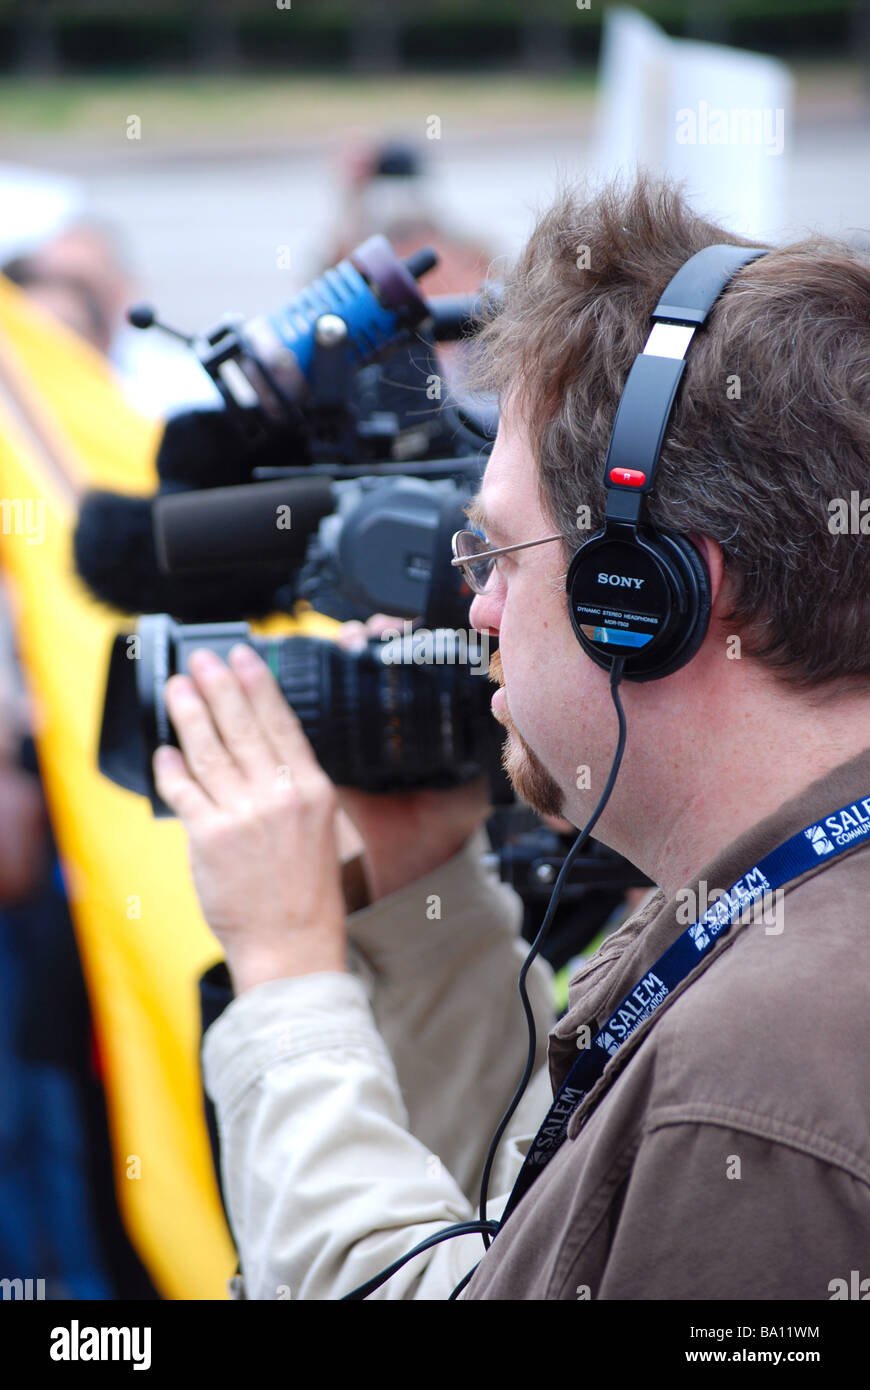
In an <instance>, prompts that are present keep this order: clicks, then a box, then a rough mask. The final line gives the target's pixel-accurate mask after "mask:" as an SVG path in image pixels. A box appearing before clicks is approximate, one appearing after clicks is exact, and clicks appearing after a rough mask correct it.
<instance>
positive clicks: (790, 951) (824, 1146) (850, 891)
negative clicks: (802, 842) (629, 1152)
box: [656, 850, 870, 1164]
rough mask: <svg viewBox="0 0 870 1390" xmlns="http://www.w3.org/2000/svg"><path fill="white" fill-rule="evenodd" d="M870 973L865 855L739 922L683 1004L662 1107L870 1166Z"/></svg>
mask: <svg viewBox="0 0 870 1390" xmlns="http://www.w3.org/2000/svg"><path fill="white" fill-rule="evenodd" d="M859 861H860V862H859ZM868 979H870V852H868V850H864V851H862V852H861V853H860V854H858V853H856V854H855V855H851V856H849V857H848V858H847V859H845V860H843V861H840V862H839V863H837V864H831V866H830V868H829V869H828V870H827V871H826V872H824V873H818V874H814V875H813V876H811V877H809V878H807V879H805V880H804V881H802V882H800V883H798V884H797V885H796V886H795V887H794V888H793V890H791V891H789V892H787V893H785V894H784V895H783V897H782V899H781V901H780V903H779V907H778V908H777V907H776V906H775V904H774V905H772V906H771V911H770V912H769V914H768V916H767V918H765V916H764V915H763V914H761V915H760V916H759V919H758V920H757V921H754V922H751V923H749V924H748V925H745V926H742V927H740V929H739V930H737V931H736V932H735V936H734V939H733V941H732V942H731V943H730V944H729V945H728V946H726V947H725V948H724V949H723V950H722V952H721V953H720V954H719V955H718V956H716V957H714V958H713V959H712V960H711V961H710V963H709V965H708V967H707V969H706V970H705V971H704V972H703V973H702V974H701V975H700V976H698V978H697V979H696V980H695V981H694V982H693V983H692V984H691V985H689V986H688V988H687V989H686V990H685V991H684V992H683V994H682V995H681V996H680V997H679V998H677V999H676V1000H674V1002H673V1004H672V1005H671V1007H670V1008H669V1009H668V1010H667V1011H666V1012H665V1013H664V1014H663V1016H662V1018H661V1020H660V1024H661V1032H660V1035H659V1038H658V1039H657V1046H656V1051H657V1052H658V1053H659V1054H660V1055H661V1056H662V1057H664V1058H666V1064H665V1065H663V1066H662V1067H661V1068H659V1069H657V1074H658V1077H659V1084H657V1086H656V1101H657V1105H656V1108H657V1109H661V1108H664V1109H665V1110H668V1111H670V1112H671V1113H673V1114H674V1116H679V1115H682V1116H683V1117H684V1118H689V1117H690V1116H694V1117H695V1118H697V1119H698V1120H703V1119H704V1118H706V1119H708V1120H709V1121H710V1122H712V1123H720V1124H730V1125H733V1126H734V1127H735V1128H746V1129H750V1130H753V1131H754V1132H757V1133H759V1134H764V1135H765V1136H766V1137H768V1138H780V1139H782V1140H783V1141H784V1142H789V1143H794V1144H796V1145H797V1146H798V1147H806V1144H807V1143H809V1144H810V1146H811V1148H812V1151H813V1152H815V1153H817V1155H819V1156H821V1155H822V1153H823V1152H827V1153H829V1154H831V1155H832V1156H835V1154H836V1152H839V1153H841V1154H843V1155H853V1156H854V1155H860V1156H861V1158H862V1162H866V1163H868V1164H870V1105H868V1104H867V1103H866V1100H865V1099H864V1098H866V1097H867V1096H870V1010H868V1008H867V1004H866V982H867V980H868Z"/></svg>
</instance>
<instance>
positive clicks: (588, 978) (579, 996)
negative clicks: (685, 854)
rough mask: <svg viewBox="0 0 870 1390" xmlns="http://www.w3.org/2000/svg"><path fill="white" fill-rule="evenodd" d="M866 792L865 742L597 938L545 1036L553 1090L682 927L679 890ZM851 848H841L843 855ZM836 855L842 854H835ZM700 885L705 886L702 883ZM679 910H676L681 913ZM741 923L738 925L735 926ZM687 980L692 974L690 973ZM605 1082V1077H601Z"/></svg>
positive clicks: (742, 865) (727, 937) (736, 871)
mask: <svg viewBox="0 0 870 1390" xmlns="http://www.w3.org/2000/svg"><path fill="white" fill-rule="evenodd" d="M864 797H870V748H865V749H864V750H863V751H862V752H861V753H860V754H858V755H857V756H856V757H854V758H851V759H850V760H849V761H847V762H844V763H840V764H839V765H838V766H837V767H835V768H834V769H832V771H830V772H828V773H825V774H824V775H823V776H822V777H819V778H817V780H816V781H815V782H812V783H811V784H810V785H809V786H807V787H805V788H804V790H803V791H801V792H799V793H798V794H797V795H796V796H794V797H792V798H791V800H789V801H786V802H784V803H783V805H782V806H780V807H779V808H778V809H777V810H776V811H774V812H773V813H772V814H771V815H769V816H767V817H766V818H765V819H764V820H761V821H758V822H757V824H755V825H753V826H751V827H750V828H749V829H748V830H746V831H744V833H743V834H742V835H740V836H739V837H738V838H737V839H736V840H734V841H732V843H731V844H729V845H728V846H727V848H726V849H724V850H722V852H721V853H720V854H718V855H717V856H716V858H715V859H712V860H711V861H710V862H709V863H708V864H706V865H705V866H704V868H703V869H701V871H700V873H699V874H698V876H697V878H695V879H694V880H693V881H692V882H691V883H689V884H686V885H685V887H684V888H683V889H681V890H679V893H678V894H675V895H674V897H673V898H670V899H666V897H665V894H664V893H663V892H662V891H661V889H659V890H657V891H656V892H655V893H654V894H653V896H652V897H651V898H648V899H647V901H646V902H645V903H643V904H642V905H641V907H640V908H639V909H638V911H637V912H636V913H634V914H633V915H632V916H631V917H630V918H629V919H628V921H626V922H625V923H624V924H623V925H622V926H621V927H620V928H619V929H618V930H617V931H615V932H613V933H612V934H611V935H610V936H609V937H607V938H606V940H605V941H604V942H603V943H602V945H601V947H600V948H599V950H598V951H596V953H595V955H594V956H592V957H591V959H590V960H588V961H585V962H584V963H583V965H581V967H580V969H579V970H578V971H577V972H576V973H575V974H574V975H573V976H572V979H571V982H570V985H569V987H568V1010H567V1012H566V1013H565V1015H564V1016H563V1017H562V1018H561V1019H560V1020H559V1022H558V1023H557V1024H556V1026H555V1028H554V1029H553V1031H552V1032H551V1034H550V1039H549V1049H548V1060H549V1067H550V1079H551V1081H552V1084H553V1089H554V1091H555V1090H556V1089H558V1087H559V1086H560V1085H561V1083H562V1080H563V1079H564V1077H565V1076H566V1075H567V1073H568V1071H569V1069H570V1067H571V1065H572V1064H573V1062H574V1061H575V1060H576V1058H577V1038H578V1032H579V1029H580V1028H581V1027H582V1026H583V1025H586V1026H588V1027H589V1028H590V1029H591V1031H592V1034H593V1035H594V1034H595V1033H596V1032H597V1030H598V1028H599V1027H600V1026H601V1024H602V1023H603V1021H604V1020H605V1019H606V1018H607V1017H608V1016H609V1015H610V1013H612V1011H613V1009H614V1008H615V1006H616V1005H617V1004H618V1003H619V1002H620V1000H621V999H622V998H623V997H624V996H625V995H626V994H627V993H628V992H629V991H630V990H631V989H632V988H633V987H634V986H635V985H636V984H637V982H638V980H640V979H641V978H642V977H643V975H644V974H645V973H646V972H647V971H648V970H649V968H650V967H651V966H652V965H653V964H654V962H655V961H656V960H658V958H659V956H661V955H662V953H663V952H664V951H666V950H667V948H668V946H670V945H671V943H672V942H674V941H676V940H677V938H678V937H679V936H681V935H682V933H683V932H684V931H685V930H686V926H687V925H688V924H687V922H686V921H684V920H679V921H678V919H677V913H678V910H679V908H680V905H681V903H682V902H683V901H685V888H691V889H692V891H693V892H694V893H696V894H698V898H696V901H698V900H699V898H702V897H703V895H704V891H706V894H707V896H708V897H709V896H710V895H711V894H713V890H714V889H715V888H722V889H727V888H730V887H731V885H732V884H733V883H736V882H737V880H738V879H739V878H741V877H742V876H743V874H745V873H746V872H747V871H748V870H749V869H751V868H752V866H753V865H754V864H757V863H758V861H759V860H760V859H763V858H764V856H765V855H766V854H769V853H770V852H771V850H774V849H776V847H777V846H778V845H780V844H782V843H783V842H784V841H785V840H787V839H789V838H790V837H791V836H792V835H795V834H797V833H798V832H799V831H800V830H802V829H803V828H804V827H805V826H807V825H809V824H811V823H812V822H813V821H821V820H822V819H823V818H824V817H825V816H826V815H830V814H831V812H832V811H836V810H837V809H838V808H839V807H840V806H846V805H848V804H850V803H851V802H853V801H857V802H859V801H861V800H862V799H863V798H864ZM867 843H868V842H867V840H866V839H865V840H861V841H859V842H858V843H857V844H856V846H855V849H856V851H857V850H858V849H860V848H862V847H866V845H867ZM849 852H850V851H846V853H847V854H848V853H849ZM839 857H842V856H839ZM828 862H830V861H826V860H824V859H820V860H819V864H818V867H816V866H813V868H812V869H810V870H808V871H807V873H805V874H802V875H801V876H800V878H798V879H794V880H792V882H791V883H790V884H786V885H785V890H784V891H786V892H788V890H789V888H791V887H794V885H795V884H796V883H799V882H802V881H803V880H804V879H806V878H808V877H810V876H811V875H812V874H816V873H820V872H823V871H824V869H825V867H826V864H827V863H828ZM702 884H704V885H705V890H702V889H701V885H702ZM685 915H686V914H685V909H684V910H683V911H682V912H681V913H680V917H681V918H685ZM741 929H745V927H744V928H741ZM737 931H738V924H737V923H735V924H734V925H733V926H732V927H731V929H730V931H728V932H726V933H724V934H723V937H722V939H721V940H720V941H719V942H718V943H717V944H716V946H715V947H714V948H713V950H712V951H709V952H708V953H707V954H706V955H705V956H704V957H703V958H702V959H701V961H700V962H699V966H698V972H697V973H698V974H700V973H701V972H702V970H704V969H706V968H707V966H709V964H710V963H711V961H712V960H713V959H715V957H716V955H717V954H718V953H719V952H720V951H721V950H722V949H724V948H726V947H727V946H728V945H729V944H730V942H731V941H732V940H733V939H734V936H735V935H736V933H737ZM691 978H695V976H694V974H693V975H692V977H691ZM678 994H679V991H678V992H677V993H676V994H674V995H672V996H671V997H670V998H669V999H668V1000H666V1001H665V1002H664V1003H663V1004H662V1005H660V1007H659V1009H657V1010H656V1012H655V1014H653V1016H652V1018H650V1019H649V1020H647V1021H646V1022H645V1023H643V1024H641V1025H640V1026H639V1027H638V1028H637V1029H635V1031H634V1033H633V1034H632V1035H631V1037H630V1038H628V1039H627V1040H626V1042H625V1043H624V1044H623V1046H622V1047H621V1048H620V1049H619V1052H618V1053H617V1059H621V1061H624V1060H625V1058H627V1057H628V1056H629V1055H630V1054H631V1053H632V1052H633V1051H634V1047H635V1046H637V1045H638V1044H639V1043H640V1041H641V1040H642V1039H643V1038H644V1037H645V1036H646V1033H647V1031H648V1030H649V1028H650V1027H652V1025H653V1024H654V1023H655V1022H656V1020H657V1019H658V1017H659V1016H660V1014H661V1013H663V1012H664V1010H665V1009H666V1008H667V1007H668V1006H669V1004H670V1003H671V1002H672V1000H673V999H674V998H676V997H678ZM615 1070H616V1068H614V1067H613V1064H612V1063H611V1064H609V1065H608V1068H607V1075H608V1076H609V1079H610V1080H612V1079H613V1075H614V1074H615ZM607 1084H609V1080H608V1081H607ZM604 1088H605V1078H604V1077H602V1078H601V1080H600V1081H599V1082H598V1083H597V1085H596V1086H595V1087H594V1088H593V1090H592V1091H591V1092H590V1093H589V1100H590V1101H591V1102H592V1103H594V1098H596V1097H597V1096H598V1094H599V1090H600V1089H604ZM589 1108H591V1104H590V1105H588V1106H587V1103H586V1102H585V1101H584V1103H583V1104H582V1105H581V1106H580V1107H579V1109H578V1111H577V1112H575V1116H574V1120H573V1121H572V1124H571V1127H570V1128H569V1134H570V1133H571V1132H572V1130H573V1131H575V1132H576V1128H577V1127H578V1126H577V1122H578V1121H579V1119H580V1118H582V1115H583V1114H584V1113H585V1112H586V1111H587V1110H588V1109H589Z"/></svg>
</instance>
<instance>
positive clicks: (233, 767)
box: [154, 644, 346, 994]
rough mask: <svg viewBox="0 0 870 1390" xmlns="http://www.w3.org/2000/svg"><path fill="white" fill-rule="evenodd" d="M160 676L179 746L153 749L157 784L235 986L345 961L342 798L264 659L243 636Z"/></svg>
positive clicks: (328, 967)
mask: <svg viewBox="0 0 870 1390" xmlns="http://www.w3.org/2000/svg"><path fill="white" fill-rule="evenodd" d="M189 669H190V672H191V676H192V677H193V680H190V679H189V678H188V677H186V676H180V675H179V676H173V677H171V679H170V680H169V681H168V682H167V684H166V706H167V709H168V711H169V715H170V718H171V719H172V723H173V725H174V726H175V729H176V732H177V734H178V741H179V743H180V745H181V751H179V750H178V749H177V748H170V747H162V748H159V749H158V750H157V752H156V753H155V755H154V776H155V783H156V786H157V790H158V792H159V793H160V795H161V796H162V797H163V800H164V801H165V802H166V804H167V805H168V806H169V807H170V808H171V809H172V810H173V811H174V812H175V814H176V815H177V816H178V817H179V819H180V820H181V822H182V824H183V825H184V827H185V830H186V831H187V833H188V836H189V849H190V861H191V870H192V873H193V880H194V885H195V887H196V891H197V894H198V896H199V900H200V904H201V907H202V912H203V915H204V917H205V919H206V921H207V922H208V924H209V926H210V927H211V929H212V931H213V932H214V934H215V936H216V937H217V938H218V940H219V941H220V942H221V945H222V946H223V948H224V951H225V952H226V957H227V966H228V968H229V971H230V976H231V978H232V980H233V985H234V988H235V992H236V994H241V993H242V992H243V991H244V990H246V989H250V988H252V987H253V986H254V985H257V984H261V983H264V982H265V981H267V980H276V979H286V978H288V977H290V976H295V975H307V974H311V973H313V972H316V971H322V970H344V969H346V954H345V926H344V923H345V903H344V897H343V894H342V886H341V866H340V859H339V850H338V841H337V830H336V816H337V811H338V797H337V793H336V790H335V787H334V786H333V785H332V783H331V782H330V780H329V778H328V777H327V776H326V773H325V772H323V770H322V769H321V767H320V765H319V763H318V762H317V759H316V758H315V756H314V752H313V750H312V748H311V745H310V743H309V742H308V740H307V738H306V737H305V734H304V733H303V731H302V726H301V725H300V723H299V720H298V719H297V717H296V715H295V713H294V712H293V710H292V709H291V708H290V706H289V705H288V704H287V702H286V700H285V698H284V696H283V695H282V693H281V690H280V688H279V686H278V684H277V682H276V681H275V679H274V677H273V676H272V673H271V672H270V671H269V669H268V667H267V666H266V664H265V662H263V661H262V660H261V659H260V657H259V656H257V654H256V653H255V652H254V651H253V650H252V649H251V648H250V647H248V646H245V645H242V644H240V645H239V646H237V647H234V648H233V649H232V651H231V652H230V656H229V666H227V665H225V664H224V663H223V662H222V661H221V660H220V658H219V657H217V656H215V655H214V653H212V652H208V651H205V650H200V651H198V652H196V653H194V655H193V656H192V657H191V660H190V667H189Z"/></svg>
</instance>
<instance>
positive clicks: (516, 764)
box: [489, 651, 565, 816]
mask: <svg viewBox="0 0 870 1390" xmlns="http://www.w3.org/2000/svg"><path fill="white" fill-rule="evenodd" d="M489 678H490V680H493V681H496V682H497V683H498V684H499V685H500V686H503V685H504V672H503V670H502V664H501V654H500V652H498V651H495V652H493V654H492V656H491V657H490V659H489ZM493 718H494V719H495V720H496V721H497V722H498V723H499V724H502V725H503V726H504V728H505V729H506V730H507V737H506V739H505V741H504V746H503V747H502V753H501V765H502V767H503V768H504V770H505V772H506V773H507V776H508V777H509V778H510V780H511V785H512V786H513V789H514V791H515V792H516V794H517V796H518V797H520V798H521V800H523V801H525V803H526V805H527V806H530V807H531V809H532V810H533V811H536V812H537V813H538V815H539V816H563V815H564V806H565V797H564V793H563V792H562V788H561V787H560V786H559V784H558V782H557V781H556V780H555V778H553V777H551V776H550V774H549V772H548V771H547V769H546V768H545V767H544V764H543V763H542V762H541V760H540V758H539V757H537V756H536V754H535V753H533V752H532V750H531V748H530V747H529V745H528V744H527V743H526V741H525V739H524V738H523V736H522V734H521V733H519V732H518V731H517V728H516V726H515V724H514V722H513V720H512V719H511V717H510V711H509V710H508V708H507V697H506V696H505V704H504V705H503V707H502V709H501V710H500V712H499V713H498V714H496V713H495V711H493Z"/></svg>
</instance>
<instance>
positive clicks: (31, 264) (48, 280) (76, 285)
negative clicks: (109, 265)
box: [2, 256, 112, 356]
mask: <svg viewBox="0 0 870 1390" xmlns="http://www.w3.org/2000/svg"><path fill="white" fill-rule="evenodd" d="M2 273H3V274H4V275H5V276H6V278H7V279H8V280H11V281H12V283H13V285H18V287H19V288H20V289H22V290H24V292H25V293H26V295H27V297H28V299H30V300H32V301H33V303H34V304H38V305H39V306H40V308H41V309H44V310H45V311H46V313H48V314H51V316H52V318H55V319H57V320H58V321H59V322H60V323H63V324H66V327H67V328H70V329H72V331H73V333H77V334H78V335H79V337H80V338H84V340H85V342H88V343H90V345H91V347H93V348H95V349H96V351H97V352H99V353H100V355H101V356H105V355H106V353H107V352H108V351H109V347H110V346H111V341H112V334H111V327H110V321H109V319H108V317H107V315H106V313H105V311H104V307H103V305H102V304H101V302H100V299H99V297H98V296H97V295H96V294H95V293H94V290H93V289H92V287H91V285H89V284H88V282H87V280H85V279H82V278H80V277H79V276H77V275H75V274H71V273H68V272H63V271H57V270H48V269H45V268H44V267H42V266H41V265H40V262H39V261H38V259H37V258H35V257H34V258H31V257H27V256H17V257H16V258H15V259H14V260H12V261H7V263H6V265H4V266H3V267H2Z"/></svg>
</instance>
